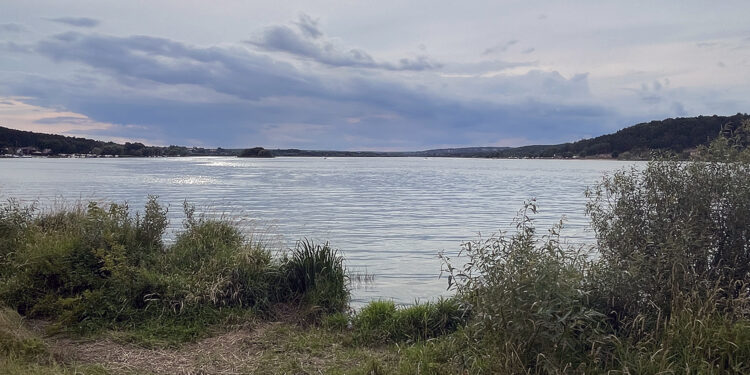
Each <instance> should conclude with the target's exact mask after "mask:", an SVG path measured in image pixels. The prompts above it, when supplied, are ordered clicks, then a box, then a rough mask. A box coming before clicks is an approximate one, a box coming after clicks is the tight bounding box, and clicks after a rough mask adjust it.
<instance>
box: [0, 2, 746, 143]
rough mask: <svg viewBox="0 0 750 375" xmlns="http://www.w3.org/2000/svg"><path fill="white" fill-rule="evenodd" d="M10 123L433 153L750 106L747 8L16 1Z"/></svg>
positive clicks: (4, 35)
mask: <svg viewBox="0 0 750 375" xmlns="http://www.w3.org/2000/svg"><path fill="white" fill-rule="evenodd" d="M0 10H1V11H0V126H5V127H10V128H16V129H23V130H30V131H38V132H46V133H55V134H64V135H70V136H79V137H88V138H95V139H101V140H112V141H117V142H126V141H131V142H134V141H137V142H142V143H145V144H149V145H170V144H176V145H185V146H200V147H217V146H220V147H225V148H242V147H253V146H263V147H266V148H302V149H339V150H422V149H430V148H442V147H464V146H521V145H528V144H550V143H561V142H569V141H576V140H579V139H583V138H589V137H594V136H598V135H602V134H606V133H611V132H613V131H616V130H618V129H621V128H623V127H626V126H630V125H633V124H636V123H639V122H644V121H651V120H660V119H664V118H668V117H684V116H697V115H714V114H717V115H731V114H735V113H738V112H742V113H746V112H749V111H750V22H748V20H749V18H748V14H750V1H746V0H740V1H735V0H726V1H691V0H681V1H658V2H655V1H637V0H630V1H599V0H598V1H586V0H579V1H534V0H525V1H470V0H463V1H448V0H445V1H436V0H425V1H422V0H412V1H403V0H398V1H392V0H379V1H371V0H370V1H357V0H352V1H313V0H305V1H285V0H275V1H272V2H269V1H240V0H213V1H197V0H162V1H156V0H149V1H140V0H130V1H103V0H85V1H84V0H70V1H59V0H48V1H37V0H3V2H2V5H0Z"/></svg>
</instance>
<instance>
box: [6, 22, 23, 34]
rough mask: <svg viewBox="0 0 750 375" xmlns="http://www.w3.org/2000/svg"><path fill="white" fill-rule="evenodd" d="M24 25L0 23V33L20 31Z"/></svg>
mask: <svg viewBox="0 0 750 375" xmlns="http://www.w3.org/2000/svg"><path fill="white" fill-rule="evenodd" d="M24 31H26V27H25V26H23V25H21V24H19V23H0V33H21V32H24Z"/></svg>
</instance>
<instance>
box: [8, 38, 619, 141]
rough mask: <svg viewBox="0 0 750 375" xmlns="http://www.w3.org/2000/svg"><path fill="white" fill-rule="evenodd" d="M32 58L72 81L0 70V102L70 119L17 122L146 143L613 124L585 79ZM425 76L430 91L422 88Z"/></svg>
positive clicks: (251, 61) (544, 135) (240, 53)
mask: <svg viewBox="0 0 750 375" xmlns="http://www.w3.org/2000/svg"><path fill="white" fill-rule="evenodd" d="M33 51H34V52H35V53H37V54H39V55H41V56H44V57H47V58H49V59H51V60H52V61H57V62H59V63H60V64H61V69H62V68H63V66H62V65H65V66H67V67H66V68H65V70H69V71H72V72H75V73H74V74H72V75H68V76H61V75H59V74H56V75H51V74H47V72H46V71H42V70H40V71H39V72H37V73H23V74H18V73H14V74H11V73H9V72H5V73H4V72H2V71H0V82H2V84H0V95H2V94H3V93H5V94H6V95H23V96H24V97H26V98H27V99H24V101H23V102H24V103H26V104H28V105H31V106H36V107H39V108H65V111H66V112H70V113H75V114H77V115H75V116H72V115H65V114H57V115H55V116H51V115H50V116H47V117H48V119H45V120H42V121H35V122H34V121H32V122H29V123H28V126H30V127H32V126H36V127H39V126H48V127H52V126H57V125H55V124H52V122H62V123H65V124H67V126H82V125H84V124H86V123H88V122H87V120H82V119H77V118H78V117H77V116H79V115H80V116H85V118H88V119H91V121H93V122H95V123H100V124H111V125H110V126H109V127H106V128H101V129H93V130H81V131H82V132H83V131H85V132H86V133H87V134H93V135H97V136H99V135H101V136H107V137H110V138H112V137H118V138H121V139H142V138H147V141H146V142H144V143H150V144H163V143H167V142H168V143H171V144H186V145H192V144H194V142H195V140H197V139H201V140H203V142H202V143H203V144H205V145H212V146H222V147H244V146H247V145H251V144H252V145H259V144H260V145H264V146H267V147H299V148H329V149H331V148H334V149H378V148H379V149H402V150H403V149H422V148H429V147H431V146H433V145H436V144H446V143H448V142H450V143H452V144H455V145H484V144H487V142H492V141H489V140H492V139H495V140H496V139H512V138H528V139H535V140H538V141H539V142H542V141H549V142H562V141H567V140H570V139H571V137H577V136H579V135H582V134H599V133H601V131H597V129H601V127H602V126H603V125H606V124H610V123H611V122H612V121H614V120H613V119H616V118H618V117H617V116H615V115H614V113H613V112H612V110H611V109H609V108H607V107H606V106H604V105H602V104H599V103H597V102H596V101H595V100H592V99H591V98H590V94H589V92H588V83H587V76H586V75H585V74H583V75H575V76H572V77H570V78H566V77H564V76H562V75H561V74H559V73H557V72H554V71H553V72H547V71H542V70H531V71H528V72H526V73H523V74H507V75H506V74H499V75H495V76H483V75H472V76H470V77H468V78H441V77H440V76H439V75H437V74H435V73H432V72H422V73H419V74H420V77H418V78H417V79H415V80H414V81H409V80H404V79H403V77H402V75H395V74H393V73H391V72H390V71H387V70H377V71H372V70H370V69H369V68H365V69H358V68H351V69H347V70H344V71H335V72H334V71H331V70H330V69H310V67H307V66H303V67H298V66H295V65H293V64H290V63H287V62H284V61H282V60H279V59H276V58H274V56H268V55H264V54H260V53H256V52H254V51H251V50H248V48H246V47H244V46H242V45H239V46H238V45H227V44H225V45H221V46H194V45H190V44H186V43H181V42H177V41H174V40H170V39H166V38H155V37H147V36H127V37H121V36H111V35H103V34H98V33H80V32H67V33H64V34H59V35H55V36H52V37H48V38H46V39H43V40H42V41H40V42H38V43H37V44H35V45H34V46H33ZM517 64H519V63H503V62H498V61H495V62H492V64H490V65H488V66H494V67H495V68H500V67H510V66H517ZM525 64H527V63H522V65H525ZM511 69H512V68H511ZM362 71H367V73H366V74H363V73H362ZM425 75H427V76H425ZM425 77H427V78H430V81H433V82H434V83H431V84H429V85H426V84H424V83H423V80H424V78H425ZM518 93H523V95H518ZM0 118H1V116H0ZM134 126H142V127H146V128H147V129H148V130H147V131H144V129H143V128H136V127H134ZM70 131H73V130H70ZM162 140H167V142H163V141H162Z"/></svg>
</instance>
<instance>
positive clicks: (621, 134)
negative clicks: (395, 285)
mask: <svg viewBox="0 0 750 375" xmlns="http://www.w3.org/2000/svg"><path fill="white" fill-rule="evenodd" d="M745 119H750V115H748V114H746V113H744V114H743V113H738V114H736V115H733V116H717V115H713V116H697V117H681V118H668V119H665V120H660V121H651V122H647V123H640V124H637V125H633V126H630V127H627V128H624V129H622V130H619V131H617V132H616V133H612V134H606V135H602V136H599V137H595V138H589V139H583V140H580V141H577V142H569V143H562V144H556V145H532V146H522V147H460V148H442V149H432V150H424V151H335V150H300V149H265V148H263V147H254V148H247V149H229V148H221V147H219V148H203V147H185V146H175V145H171V146H166V147H161V146H146V145H144V144H142V143H138V142H134V143H130V142H126V143H125V144H120V143H114V142H103V141H97V140H93V139H86V138H77V137H67V136H62V135H54V134H43V133H34V132H29V131H22V130H15V129H9V128H5V127H0V156H3V157H22V156H46V157H73V156H77V157H158V156H238V157H254V158H268V157H274V156H310V157H470V158H557V159H571V158H572V159H575V158H597V159H602V158H613V159H625V160H632V159H645V158H648V157H649V155H650V153H651V152H654V151H664V152H670V153H674V154H677V155H681V156H684V157H687V156H688V155H689V153H690V152H691V151H692V150H695V149H696V148H697V147H699V146H701V145H707V144H709V143H710V142H711V141H712V140H714V139H715V138H716V137H718V135H719V134H720V132H721V131H722V130H723V129H726V128H731V127H732V126H735V125H736V124H739V123H741V122H742V120H745Z"/></svg>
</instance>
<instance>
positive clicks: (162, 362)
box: [24, 316, 398, 375]
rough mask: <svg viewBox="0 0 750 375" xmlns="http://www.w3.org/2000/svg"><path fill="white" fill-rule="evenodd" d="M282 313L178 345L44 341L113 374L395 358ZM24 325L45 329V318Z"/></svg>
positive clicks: (331, 370)
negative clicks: (281, 317)
mask: <svg viewBox="0 0 750 375" xmlns="http://www.w3.org/2000/svg"><path fill="white" fill-rule="evenodd" d="M284 318H285V319H284V320H282V321H253V322H246V323H244V324H240V325H235V326H232V327H227V328H226V329H225V331H224V332H217V333H215V334H214V335H212V336H211V337H209V338H206V339H202V340H199V341H196V342H192V343H187V344H184V345H182V346H180V347H178V348H173V347H161V348H146V347H143V346H139V345H137V344H133V343H128V342H125V341H124V340H123V339H122V337H121V336H118V333H117V332H110V333H106V334H100V335H96V336H95V337H94V338H80V337H76V338H72V337H70V336H68V335H52V336H47V337H45V339H44V341H45V343H46V345H47V347H48V348H49V352H50V353H51V355H52V356H53V357H54V358H55V362H57V363H59V364H61V365H65V366H67V367H70V368H74V367H81V366H96V367H100V368H103V369H105V370H106V371H107V373H111V374H183V375H193V374H216V375H228V374H350V373H352V372H355V373H356V372H357V369H358V368H361V367H363V366H365V365H366V364H367V363H369V362H372V361H373V360H375V361H379V362H393V361H398V355H397V353H396V352H394V351H393V348H389V347H382V348H365V347H358V346H355V345H351V338H350V335H349V334H348V333H341V332H333V331H330V330H326V329H324V328H320V327H316V326H302V325H299V324H297V323H295V319H296V318H294V317H292V316H285V317H284ZM286 318H288V319H289V320H287V319H286ZM25 325H26V328H24V329H26V330H28V331H30V332H36V334H42V335H43V332H44V331H46V328H47V327H46V326H47V325H48V324H47V323H45V322H42V321H26V322H25Z"/></svg>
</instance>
